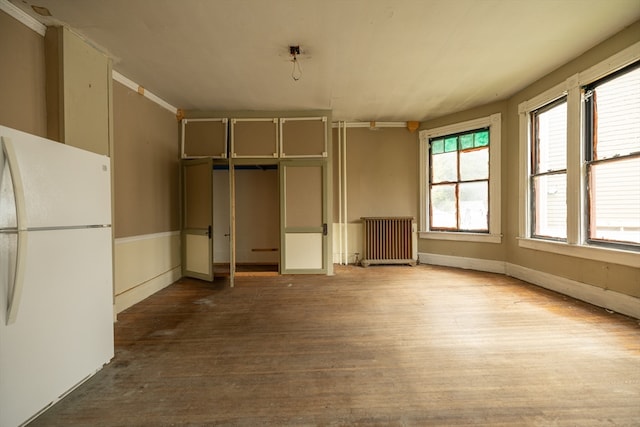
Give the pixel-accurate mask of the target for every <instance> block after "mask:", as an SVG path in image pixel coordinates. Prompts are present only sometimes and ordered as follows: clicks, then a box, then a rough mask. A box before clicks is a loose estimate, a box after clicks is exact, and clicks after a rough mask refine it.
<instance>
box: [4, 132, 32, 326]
mask: <svg viewBox="0 0 640 427" xmlns="http://www.w3.org/2000/svg"><path fill="white" fill-rule="evenodd" d="M2 150H3V151H4V154H5V159H6V161H7V164H8V165H9V174H10V175H11V182H12V183H13V194H14V198H15V203H16V223H17V224H16V225H17V228H18V248H17V253H16V271H15V276H14V279H13V289H12V290H11V291H10V292H9V301H7V319H6V324H7V325H10V324H11V323H14V322H15V321H16V318H17V316H18V307H19V306H20V297H21V296H22V287H23V285H24V271H25V261H26V259H25V256H26V254H27V231H26V230H27V224H26V216H25V200H24V186H23V184H22V175H21V174H20V167H19V166H18V159H17V157H16V153H15V150H14V148H13V142H12V141H11V138H7V137H6V136H3V137H2Z"/></svg>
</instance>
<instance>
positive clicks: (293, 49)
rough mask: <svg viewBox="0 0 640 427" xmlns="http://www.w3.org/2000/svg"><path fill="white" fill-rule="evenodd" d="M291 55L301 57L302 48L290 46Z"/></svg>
mask: <svg viewBox="0 0 640 427" xmlns="http://www.w3.org/2000/svg"><path fill="white" fill-rule="evenodd" d="M289 55H291V56H297V55H300V46H289Z"/></svg>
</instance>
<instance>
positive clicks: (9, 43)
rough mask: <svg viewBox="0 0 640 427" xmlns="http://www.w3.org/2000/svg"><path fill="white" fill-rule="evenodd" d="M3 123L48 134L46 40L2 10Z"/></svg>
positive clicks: (0, 100)
mask: <svg viewBox="0 0 640 427" xmlns="http://www.w3.org/2000/svg"><path fill="white" fill-rule="evenodd" d="M0 58H2V66H0V94H2V96H1V97H0V124H2V125H4V126H8V127H11V128H14V129H18V130H21V131H24V132H28V133H31V134H34V135H38V136H46V135H47V110H46V98H45V63H44V38H43V37H42V36H41V35H39V34H38V33H36V32H34V31H33V30H31V29H30V28H28V27H26V26H25V25H23V24H22V23H20V22H18V21H17V20H16V19H14V18H13V17H11V16H9V15H7V14H6V13H5V12H3V11H0Z"/></svg>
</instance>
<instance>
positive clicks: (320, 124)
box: [280, 117, 327, 158]
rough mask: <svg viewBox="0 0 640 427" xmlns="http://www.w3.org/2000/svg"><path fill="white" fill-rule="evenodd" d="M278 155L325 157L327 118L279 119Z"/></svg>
mask: <svg viewBox="0 0 640 427" xmlns="http://www.w3.org/2000/svg"><path fill="white" fill-rule="evenodd" d="M280 157H289V158H293V157H296V158H313V157H327V118H326V117H295V118H283V119H280Z"/></svg>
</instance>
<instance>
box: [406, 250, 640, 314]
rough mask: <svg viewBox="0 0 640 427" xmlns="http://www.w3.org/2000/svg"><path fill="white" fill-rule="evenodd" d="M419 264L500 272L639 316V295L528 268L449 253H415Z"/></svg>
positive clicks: (609, 308)
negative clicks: (636, 296) (637, 296)
mask: <svg viewBox="0 0 640 427" xmlns="http://www.w3.org/2000/svg"><path fill="white" fill-rule="evenodd" d="M418 259H419V261H420V263H421V264H431V265H441V266H446V267H457V268H463V269H468V270H477V271H486V272H490V273H500V274H505V275H507V276H511V277H515V278H517V279H520V280H524V281H525V282H528V283H532V284H534V285H536V286H540V287H542V288H545V289H549V290H552V291H555V292H559V293H561V294H564V295H568V296H570V297H572V298H576V299H579V300H581V301H585V302H588V303H590V304H593V305H596V306H598V307H602V308H606V309H607V310H612V311H615V312H617V313H621V314H625V315H627V316H631V317H634V318H636V319H640V298H635V297H632V296H630V295H626V294H623V293H620V292H616V291H611V290H608V289H603V288H600V287H598V286H593V285H589V284H586V283H582V282H578V281H575V280H571V279H567V278H564V277H560V276H555V275H553V274H549V273H545V272H542V271H537V270H533V269H531V268H526V267H522V266H520V265H517V264H511V263H507V262H503V261H494V260H483V259H477V258H465V257H457V256H452V255H438V254H427V253H420V254H418Z"/></svg>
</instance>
